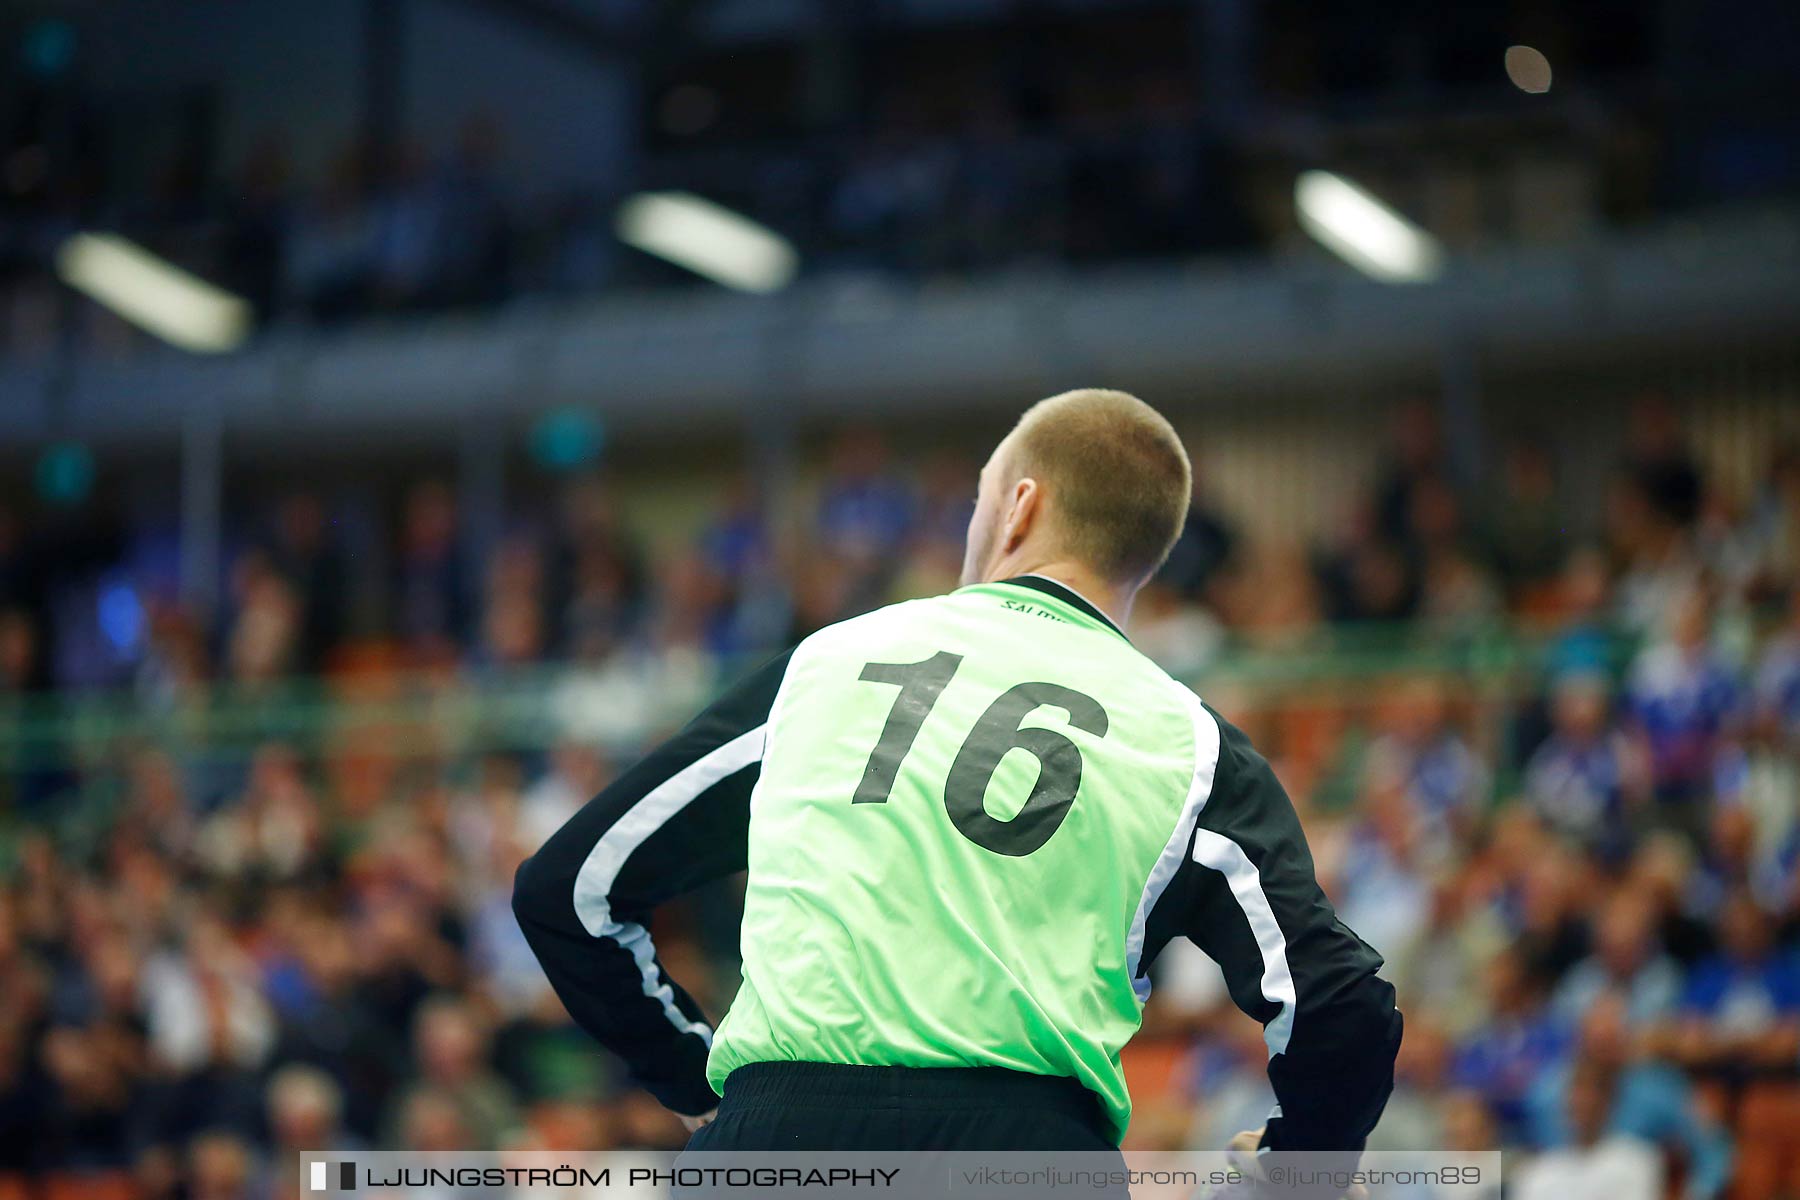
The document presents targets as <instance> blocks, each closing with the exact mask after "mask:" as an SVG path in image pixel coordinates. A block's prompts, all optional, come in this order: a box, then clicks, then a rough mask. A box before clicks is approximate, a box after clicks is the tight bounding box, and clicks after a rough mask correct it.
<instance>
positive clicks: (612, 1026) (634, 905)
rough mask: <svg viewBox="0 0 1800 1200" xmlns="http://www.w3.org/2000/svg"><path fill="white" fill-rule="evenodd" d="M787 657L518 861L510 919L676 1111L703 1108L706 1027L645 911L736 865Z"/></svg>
mask: <svg viewBox="0 0 1800 1200" xmlns="http://www.w3.org/2000/svg"><path fill="white" fill-rule="evenodd" d="M787 664H788V655H785V654H784V655H782V656H781V657H780V658H778V659H776V660H775V661H773V662H771V663H769V664H768V665H767V666H765V667H763V668H761V669H760V670H758V671H757V672H756V673H755V674H753V675H751V676H750V677H749V678H748V679H745V680H744V681H743V682H741V683H739V684H738V685H737V686H736V687H734V688H732V689H731V690H730V691H729V692H727V693H726V694H725V695H724V696H722V697H721V698H720V699H719V700H718V701H717V702H715V703H714V704H713V705H712V706H711V707H710V708H708V709H707V710H706V711H705V712H703V713H701V714H700V715H699V716H698V717H696V718H695V719H694V720H693V722H692V723H691V724H689V725H688V726H687V728H685V729H683V730H682V731H681V732H680V733H678V734H676V735H675V737H673V738H672V739H670V740H669V741H668V742H667V743H665V744H664V745H662V746H660V747H659V748H657V749H656V750H654V751H652V752H651V753H650V754H649V755H648V756H646V757H645V758H644V759H643V760H642V761H641V762H639V763H638V764H637V765H636V766H634V767H632V768H631V769H630V770H628V771H626V772H625V773H624V774H623V775H621V776H619V778H618V779H617V780H615V781H614V782H613V783H612V785H611V786H609V787H608V788H607V789H606V790H605V791H603V792H601V793H600V795H598V796H596V797H595V798H594V799H593V800H590V801H589V802H588V803H587V804H586V805H585V806H584V807H583V808H582V810H581V811H580V812H578V813H576V814H575V815H574V816H573V817H571V818H570V819H569V822H568V824H566V825H564V826H563V827H562V828H561V829H559V830H558V831H557V832H556V833H555V835H554V836H552V837H551V838H550V840H549V841H548V842H546V843H545V844H544V846H543V848H542V849H541V850H539V851H538V852H537V853H536V854H534V855H532V856H531V857H530V858H528V859H526V860H525V861H524V863H522V864H521V865H520V867H519V873H518V876H517V878H516V879H515V881H514V884H513V912H514V914H515V915H517V917H518V919H519V927H520V928H521V929H523V930H524V931H525V940H526V941H528V942H529V943H530V944H531V949H532V952H533V953H535V954H536V955H537V958H538V962H540V963H541V964H543V968H544V974H545V975H547V976H549V978H550V983H551V986H552V987H554V988H555V989H556V994H557V995H558V996H559V997H561V999H562V1002H563V1006H564V1007H565V1008H567V1009H568V1010H569V1015H570V1016H572V1017H574V1018H575V1021H576V1023H577V1024H579V1025H580V1026H581V1027H582V1028H583V1029H585V1030H587V1032H588V1033H590V1034H592V1035H593V1036H594V1037H595V1038H596V1039H598V1040H599V1041H600V1043H601V1044H602V1045H604V1046H606V1047H607V1048H608V1049H609V1050H611V1051H613V1052H614V1053H615V1054H617V1055H619V1056H620V1057H621V1058H623V1059H624V1060H625V1062H626V1064H627V1065H628V1066H629V1067H630V1068H631V1073H632V1076H633V1077H634V1078H635V1079H636V1080H637V1082H638V1083H640V1084H642V1085H643V1086H644V1087H645V1088H646V1089H648V1090H649V1091H650V1092H651V1094H653V1095H654V1096H655V1097H656V1098H657V1099H658V1100H660V1101H662V1102H663V1104H665V1105H667V1106H668V1107H669V1108H671V1109H673V1110H675V1111H676V1112H678V1113H683V1114H687V1115H690V1116H692V1115H697V1114H700V1113H704V1112H708V1111H710V1110H711V1109H712V1108H713V1106H714V1105H716V1104H717V1103H718V1097H717V1096H715V1095H714V1094H713V1090H712V1088H711V1087H710V1086H708V1084H707V1082H706V1055H707V1050H708V1048H709V1047H710V1046H711V1045H712V1028H711V1026H709V1025H708V1024H707V1023H706V1019H705V1014H704V1013H702V1012H701V1011H700V1007H699V1005H698V1004H696V1003H695V1002H694V1000H693V998H692V997H690V996H689V995H688V994H687V993H686V992H684V991H682V990H681V988H680V987H679V986H677V985H676V984H675V982H674V981H673V980H671V979H670V978H669V977H668V974H667V973H666V972H665V971H664V970H663V967H662V963H661V962H660V961H659V960H658V959H657V957H656V947H655V946H653V945H652V944H651V942H650V933H649V930H648V928H647V924H648V921H649V914H650V911H651V910H652V909H653V908H655V907H656V906H657V905H658V904H661V903H662V902H663V901H665V900H668V899H669V898H670V897H672V896H677V895H680V894H681V893H683V892H686V891H690V890H692V889H693V888H696V887H698V886H700V885H701V884H703V883H706V882H708V881H710V880H713V879H718V878H720V877H722V876H725V875H729V874H731V873H732V872H734V871H741V870H743V869H744V858H745V848H746V841H747V836H748V830H749V827H750V790H751V788H752V787H753V786H754V785H755V783H756V779H757V776H758V774H759V771H760V767H761V763H762V754H763V736H764V731H765V728H766V726H767V724H768V719H769V710H770V708H771V707H772V706H773V704H774V702H775V694H776V691H777V690H778V689H779V688H780V686H781V679H782V676H783V674H784V673H785V672H786V670H787Z"/></svg>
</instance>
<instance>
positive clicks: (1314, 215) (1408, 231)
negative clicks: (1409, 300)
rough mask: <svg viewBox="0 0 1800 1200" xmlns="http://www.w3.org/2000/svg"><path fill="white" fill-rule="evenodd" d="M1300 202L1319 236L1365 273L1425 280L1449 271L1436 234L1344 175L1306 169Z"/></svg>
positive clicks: (1306, 223) (1298, 188) (1306, 222)
mask: <svg viewBox="0 0 1800 1200" xmlns="http://www.w3.org/2000/svg"><path fill="white" fill-rule="evenodd" d="M1294 206H1295V208H1297V209H1298V210H1299V214H1300V224H1301V227H1302V228H1304V229H1305V230H1306V232H1307V233H1309V234H1311V235H1312V237H1313V239H1314V240H1315V241H1317V242H1318V243H1319V244H1320V245H1322V246H1324V247H1325V248H1326V249H1327V250H1330V251H1331V252H1332V253H1333V254H1336V255H1337V256H1338V257H1339V258H1342V259H1343V260H1344V261H1345V262H1347V263H1349V264H1350V265H1351V266H1353V267H1355V268H1356V269H1357V270H1359V271H1361V272H1362V273H1363V274H1365V275H1370V276H1373V277H1374V278H1376V279H1380V280H1385V281H1386V282H1388V283H1424V282H1426V281H1427V280H1431V279H1435V278H1437V276H1438V274H1439V273H1440V272H1442V270H1443V266H1444V252H1443V248H1442V247H1441V246H1439V245H1438V242H1437V239H1436V238H1434V237H1432V236H1431V235H1430V234H1429V233H1426V232H1425V231H1424V230H1423V229H1420V228H1419V227H1418V226H1417V225H1414V224H1413V223H1412V222H1411V221H1408V220H1407V219H1406V218H1405V217H1403V216H1401V215H1400V214H1399V213H1397V212H1395V211H1394V210H1393V209H1391V208H1389V207H1388V206H1387V205H1385V204H1383V203H1382V202H1381V201H1380V200H1378V199H1376V198H1375V197H1374V196H1373V195H1371V194H1369V193H1368V192H1367V191H1365V190H1363V189H1362V188H1360V187H1358V186H1357V185H1356V184H1354V183H1351V182H1350V181H1349V180H1348V179H1345V178H1343V177H1342V176H1340V175H1333V174H1332V173H1331V172H1330V171H1307V172H1305V173H1303V174H1302V175H1301V176H1300V178H1299V180H1298V181H1296V182H1295V184H1294Z"/></svg>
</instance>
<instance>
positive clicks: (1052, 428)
mask: <svg viewBox="0 0 1800 1200" xmlns="http://www.w3.org/2000/svg"><path fill="white" fill-rule="evenodd" d="M1192 491H1193V471H1192V468H1191V467H1190V466H1189V464H1188V456H1187V451H1186V449H1184V448H1183V447H1182V444H1181V439H1180V438H1179V437H1177V436H1176V435H1175V430H1174V429H1173V428H1171V427H1170V425H1169V422H1168V421H1166V420H1165V419H1164V418H1163V416H1162V414H1160V413H1158V412H1157V411H1156V410H1155V409H1153V408H1151V407H1150V406H1149V405H1148V404H1145V403H1144V402H1143V401H1142V400H1139V399H1138V398H1137V397H1135V396H1130V395H1127V394H1126V393H1124V392H1113V391H1107V390H1104V389H1101V388H1083V389H1081V390H1079V391H1073V392H1064V393H1063V394H1062V395H1060V396H1052V397H1050V398H1049V399H1048V400H1040V401H1039V402H1038V403H1036V404H1034V405H1032V406H1031V407H1030V408H1029V409H1027V410H1026V411H1025V415H1024V416H1023V417H1020V418H1019V423H1018V424H1017V425H1016V426H1014V427H1013V431H1012V432H1011V433H1009V434H1007V435H1006V437H1005V438H1004V439H1002V440H1001V442H1000V444H999V446H997V447H995V449H994V453H993V456H992V457H990V458H989V459H988V462H987V465H986V466H985V467H983V468H982V469H981V483H980V488H979V490H978V491H977V493H976V498H975V512H974V515H973V516H971V517H970V519H969V539H968V546H967V549H966V551H965V552H964V557H963V573H962V581H963V582H964V583H965V584H968V583H984V582H991V581H993V580H996V579H1004V578H1007V577H1008V576H1011V575H1016V574H1021V573H1024V572H1026V571H1031V570H1035V569H1037V568H1039V567H1042V566H1047V565H1050V564H1073V565H1076V566H1079V567H1081V568H1083V569H1085V570H1086V571H1088V572H1091V573H1092V574H1094V575H1095V576H1097V577H1098V578H1099V579H1101V580H1103V581H1105V582H1106V583H1109V584H1112V585H1114V586H1119V587H1126V588H1135V587H1137V586H1138V585H1139V584H1141V583H1143V582H1144V580H1146V579H1148V578H1149V577H1150V575H1151V574H1152V573H1153V572H1154V571H1155V570H1156V568H1157V567H1159V566H1161V565H1162V562H1163V559H1164V558H1166V557H1167V556H1168V553H1169V548H1170V547H1171V546H1173V545H1174V544H1175V538H1176V536H1177V535H1178V534H1180V532H1181V526H1182V523H1183V522H1184V521H1185V520H1186V519H1187V508H1188V500H1189V498H1190V496H1191V494H1192Z"/></svg>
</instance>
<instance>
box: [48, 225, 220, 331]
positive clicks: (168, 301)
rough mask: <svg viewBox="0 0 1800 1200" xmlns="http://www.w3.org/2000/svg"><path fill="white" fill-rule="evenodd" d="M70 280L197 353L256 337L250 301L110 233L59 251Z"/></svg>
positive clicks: (78, 238)
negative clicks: (247, 301) (252, 332)
mask: <svg viewBox="0 0 1800 1200" xmlns="http://www.w3.org/2000/svg"><path fill="white" fill-rule="evenodd" d="M56 273H57V274H58V275H59V276H61V277H62V280H63V282H64V283H66V284H68V285H69V286H70V287H72V288H75V289H76V290H77V291H80V292H83V293H85V294H86V295H88V296H90V297H92V298H93V299H94V300H97V301H98V302H100V303H101V304H104V305H105V306H106V307H107V308H110V309H111V310H112V311H113V312H115V313H117V314H119V316H121V317H124V318H125V319H126V320H127V321H130V322H131V323H132V324H133V325H136V326H138V327H139V328H140V329H144V330H146V331H148V332H150V333H153V334H155V335H156V336H157V337H159V338H161V339H162V340H163V341H165V342H169V343H170V344H172V345H175V346H179V347H181V348H182V349H183V350H191V351H193V352H194V353H196V354H223V353H224V352H225V351H227V350H232V349H235V348H237V347H238V346H240V345H242V344H243V341H244V339H245V338H246V337H248V336H249V335H250V323H251V312H250V305H249V304H248V303H246V302H245V301H244V300H241V299H239V298H238V297H236V296H234V295H232V294H231V293H230V292H227V291H225V290H224V289H223V288H218V287H214V286H213V285H212V284H210V283H208V282H206V281H205V280H204V279H198V278H196V277H194V276H192V275H190V274H188V273H187V272H186V271H183V270H182V269H181V268H180V267H177V266H174V265H172V264H170V263H167V262H164V261H163V260H162V259H160V258H158V257H157V256H156V255H154V254H152V253H150V252H149V251H148V250H146V249H144V248H143V247H142V246H139V245H137V244H136V243H134V242H129V241H127V240H125V239H124V238H122V237H117V236H115V235H113V234H110V233H78V234H76V235H75V236H74V237H72V238H70V239H69V240H68V241H66V242H64V243H63V244H62V248H61V249H59V250H58V251H57V252H56Z"/></svg>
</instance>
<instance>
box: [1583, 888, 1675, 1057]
mask: <svg viewBox="0 0 1800 1200" xmlns="http://www.w3.org/2000/svg"><path fill="white" fill-rule="evenodd" d="M1680 989H1681V972H1680V971H1679V970H1678V969H1677V968H1676V966H1675V963H1674V962H1673V960H1671V959H1670V958H1668V957H1667V956H1666V955H1664V954H1663V953H1662V947H1661V946H1660V945H1658V943H1657V940H1656V915H1655V912H1654V910H1653V909H1652V908H1651V906H1650V904H1649V903H1648V902H1647V901H1646V900H1645V898H1643V897H1641V896H1639V895H1637V894H1635V893H1633V892H1630V891H1620V892H1616V893H1614V894H1613V895H1612V897H1611V898H1610V899H1609V900H1607V902H1606V905H1605V907H1604V908H1602V909H1601V910H1600V912H1599V915H1598V918H1597V919H1596V920H1595V922H1594V950H1593V953H1592V954H1590V955H1589V956H1588V957H1587V958H1585V959H1583V960H1582V961H1581V962H1579V963H1576V964H1575V966H1574V967H1572V968H1571V969H1570V970H1569V972H1568V973H1567V974H1566V975H1564V976H1563V979H1562V983H1561V984H1560V986H1558V988H1557V990H1556V995H1555V997H1554V1001H1553V1003H1554V1006H1555V1008H1556V1011H1557V1014H1558V1016H1559V1017H1560V1018H1561V1019H1562V1020H1564V1021H1565V1022H1568V1023H1570V1024H1575V1023H1578V1022H1579V1021H1580V1019H1581V1016H1582V1014H1583V1013H1586V1012H1589V1011H1590V1010H1592V1008H1593V1007H1594V1005H1596V1004H1597V1003H1599V1002H1600V1000H1601V998H1602V997H1605V996H1617V997H1619V998H1620V1000H1621V1001H1622V1002H1623V1003H1624V1006H1625V1012H1624V1019H1625V1021H1626V1022H1627V1023H1628V1024H1629V1025H1631V1026H1632V1027H1634V1028H1639V1027H1643V1026H1647V1025H1650V1024H1651V1023H1653V1022H1656V1021H1659V1020H1662V1019H1663V1018H1664V1017H1666V1016H1667V1015H1668V1014H1669V1013H1670V1012H1671V1011H1672V1010H1673V1009H1674V1007H1675V1001H1676V997H1677V995H1678V993H1679V992H1680Z"/></svg>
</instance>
